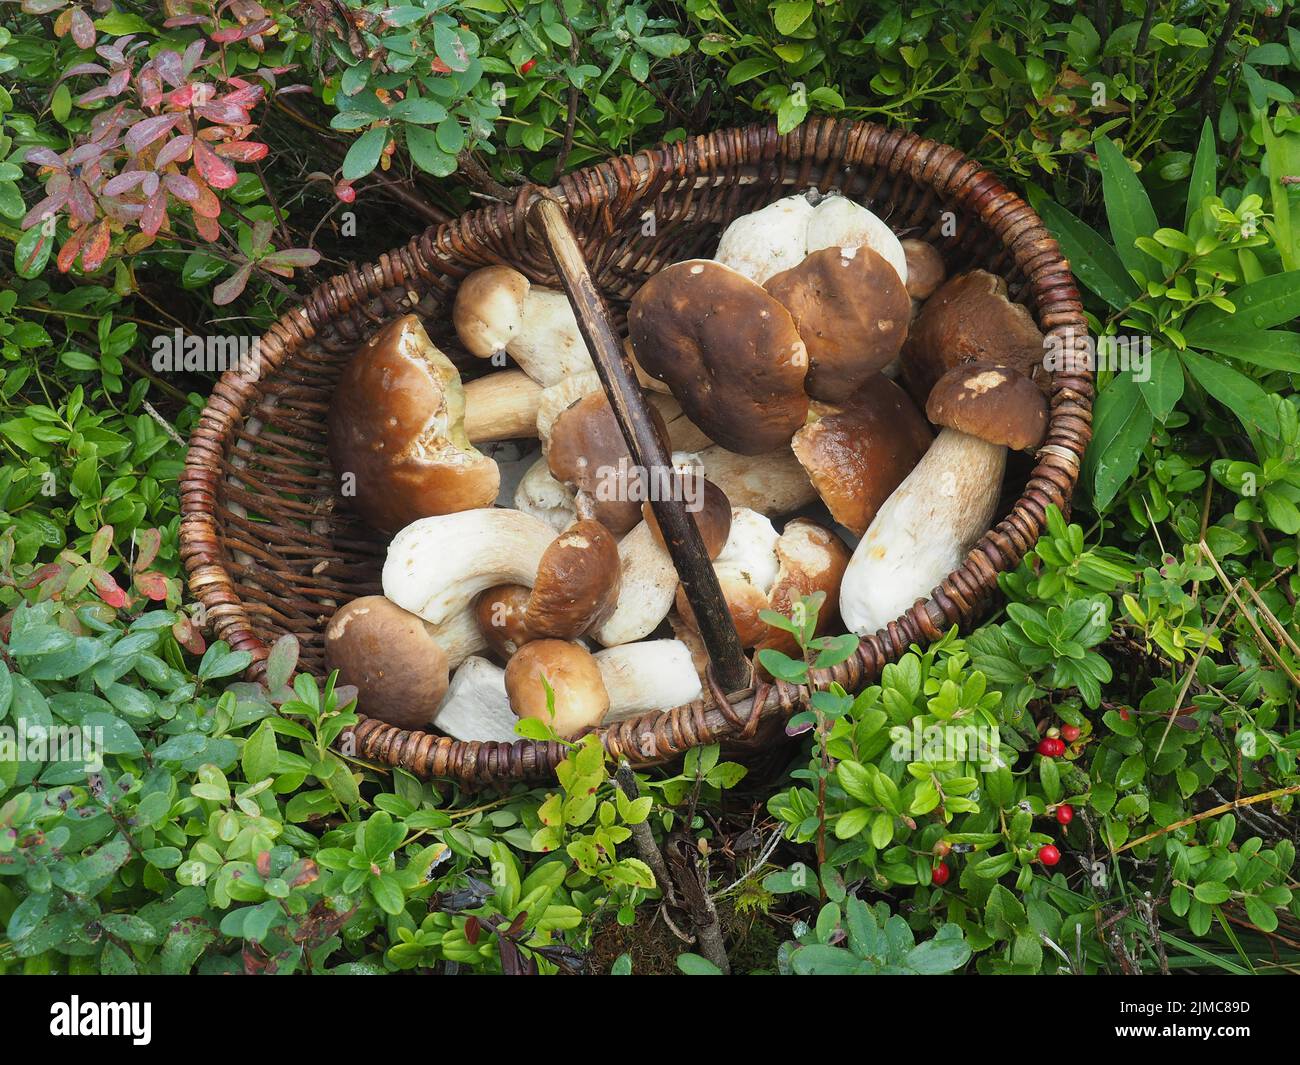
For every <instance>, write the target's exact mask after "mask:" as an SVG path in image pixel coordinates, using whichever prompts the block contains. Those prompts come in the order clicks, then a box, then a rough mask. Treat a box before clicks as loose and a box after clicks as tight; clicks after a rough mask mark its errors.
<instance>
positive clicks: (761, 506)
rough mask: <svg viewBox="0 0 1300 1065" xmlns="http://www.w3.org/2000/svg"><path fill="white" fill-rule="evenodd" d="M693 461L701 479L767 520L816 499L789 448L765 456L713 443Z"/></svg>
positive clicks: (806, 474)
mask: <svg viewBox="0 0 1300 1065" xmlns="http://www.w3.org/2000/svg"><path fill="white" fill-rule="evenodd" d="M695 459H696V460H697V461H698V462H699V464H700V466H701V467H702V468H703V469H704V476H705V477H707V478H708V479H709V480H710V481H711V482H712V483H713V484H716V485H717V486H718V487H719V488H721V489H722V491H723V492H725V493H726V496H727V498H728V499H729V500H731V505H732V506H733V507H745V508H748V509H749V510H756V511H758V512H759V513H760V514H766V515H767V516H768V517H769V518H772V517H777V516H778V515H781V514H790V513H792V512H793V511H796V510H798V509H799V508H800V507H805V506H807V505H808V504H809V503H812V502H813V501H815V500H816V499H817V490H816V489H815V488H814V487H813V484H812V481H810V480H809V479H808V473H807V471H806V470H804V468H803V467H802V466H801V465H800V464H799V460H798V459H797V458H796V457H795V455H794V452H793V451H791V450H790V449H789V448H788V447H787V448H782V449H781V450H780V451H773V452H770V453H769V454H766V455H738V454H736V453H735V452H734V451H728V450H727V449H726V448H724V447H720V446H719V445H717V444H715V445H713V446H712V447H706V448H705V449H704V450H703V451H700V452H699V453H698V454H697V455H696V456H695Z"/></svg>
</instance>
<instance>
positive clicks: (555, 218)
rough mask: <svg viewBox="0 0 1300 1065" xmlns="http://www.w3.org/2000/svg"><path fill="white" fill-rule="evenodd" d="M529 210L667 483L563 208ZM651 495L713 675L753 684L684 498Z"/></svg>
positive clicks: (627, 432) (585, 332)
mask: <svg viewBox="0 0 1300 1065" xmlns="http://www.w3.org/2000/svg"><path fill="white" fill-rule="evenodd" d="M528 214H529V216H530V217H531V218H533V219H535V220H536V221H537V223H538V225H539V226H540V228H541V232H542V239H543V241H544V242H545V244H546V249H547V251H548V252H549V253H550V256H551V259H552V261H553V262H554V263H555V269H556V272H557V273H558V274H559V276H560V284H561V285H562V286H563V287H564V291H565V293H566V294H567V295H568V297H569V302H570V303H571V304H572V305H573V313H574V315H575V316H576V317H577V319H578V328H579V330H580V331H581V332H582V336H583V339H584V340H586V342H587V349H588V350H589V351H590V352H591V355H592V361H593V362H594V363H595V365H596V372H597V374H599V375H600V382H601V384H602V385H603V386H604V388H605V395H606V396H608V397H609V402H610V406H612V407H613V408H614V416H615V418H616V419H617V420H618V425H619V428H620V429H621V430H622V431H623V437H624V439H625V440H626V441H627V446H628V450H629V451H630V452H631V454H632V459H633V461H634V462H635V463H636V464H637V465H638V466H639V467H640V468H641V469H642V470H645V471H647V472H648V473H649V474H650V475H651V476H652V477H653V478H654V479H655V483H664V481H663V480H662V479H661V477H662V476H663V475H661V474H660V473H659V472H658V471H660V470H663V471H665V472H666V473H667V474H669V475H671V473H672V472H673V466H672V460H671V456H670V455H669V454H668V452H667V450H666V449H665V448H664V445H663V442H662V441H661V440H660V439H659V434H658V433H657V432H655V427H654V423H653V422H652V421H651V420H650V411H649V409H648V408H647V407H646V401H645V396H643V395H642V394H641V388H640V386H639V385H638V384H637V381H636V377H635V375H634V374H633V373H632V370H631V368H630V367H629V366H628V364H627V361H626V360H625V359H624V357H623V346H622V344H621V343H620V342H619V338H618V334H617V333H616V332H615V331H614V327H613V325H612V324H611V323H610V318H609V308H608V307H606V306H605V300H604V298H603V297H602V296H601V294H600V291H599V290H598V289H597V288H596V283H595V282H594V281H593V280H592V277H591V271H589V270H588V269H587V262H586V260H585V259H584V258H583V255H582V249H581V247H579V245H578V239H577V236H576V235H575V234H574V232H573V227H572V226H571V225H570V224H569V219H568V216H567V215H566V214H565V213H564V208H563V207H561V206H560V204H558V203H557V202H556V201H555V200H553V199H550V198H548V197H546V196H543V195H540V194H539V195H538V196H536V197H535V198H534V199H533V200H532V202H531V203H530V204H529V206H528ZM670 483H675V482H671V481H670ZM655 494H658V493H652V498H651V500H650V506H651V508H652V509H653V511H654V516H655V520H656V521H658V523H659V529H660V531H661V532H662V533H663V534H664V543H665V544H666V545H667V548H668V554H669V555H670V556H671V557H672V560H673V565H674V566H675V567H676V568H677V576H678V577H679V578H680V579H681V582H682V589H683V591H685V592H686V598H687V600H688V601H689V602H690V604H691V609H692V610H693V611H694V612H695V620H696V623H697V624H698V626H699V631H700V637H701V639H702V640H703V641H704V647H705V649H706V650H707V651H708V653H709V661H710V662H711V663H712V666H713V675H714V677H715V678H716V679H717V682H718V684H719V686H720V687H721V688H722V691H723V692H725V693H727V694H731V693H733V692H738V691H741V690H742V689H744V688H747V687H749V684H750V668H749V662H748V660H747V659H746V658H745V652H744V650H743V648H742V647H741V646H740V637H739V636H738V635H737V634H736V626H735V624H734V623H733V622H732V620H731V612H730V611H729V610H728V609H727V603H726V600H725V599H723V597H722V589H721V587H719V585H718V576H717V574H716V573H714V571H713V563H712V562H710V561H709V555H708V551H707V550H705V547H704V540H703V539H702V538H701V536H700V531H699V529H698V528H697V526H696V524H695V522H694V521H692V520H691V516H690V514H689V513H688V512H687V510H686V504H685V503H684V502H683V501H682V500H681V499H679V498H677V496H678V493H676V492H672V493H669V496H670V498H668V499H657V498H653V495H655Z"/></svg>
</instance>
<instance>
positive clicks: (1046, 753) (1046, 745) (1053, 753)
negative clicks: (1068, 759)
mask: <svg viewBox="0 0 1300 1065" xmlns="http://www.w3.org/2000/svg"><path fill="white" fill-rule="evenodd" d="M1038 753H1039V754H1041V755H1042V756H1043V757H1044V758H1059V757H1060V756H1061V755H1063V754H1064V753H1065V744H1064V743H1063V742H1062V741H1061V740H1058V739H1055V738H1054V737H1052V736H1048V737H1047V738H1046V739H1044V740H1040V741H1039V743H1038Z"/></svg>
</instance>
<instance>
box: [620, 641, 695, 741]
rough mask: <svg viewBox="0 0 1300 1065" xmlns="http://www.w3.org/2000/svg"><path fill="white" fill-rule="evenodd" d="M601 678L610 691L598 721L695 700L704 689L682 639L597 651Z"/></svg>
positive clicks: (668, 708) (634, 714)
mask: <svg viewBox="0 0 1300 1065" xmlns="http://www.w3.org/2000/svg"><path fill="white" fill-rule="evenodd" d="M594 657H595V659H596V666H597V668H599V670H600V679H601V680H603V681H604V682H605V690H606V691H607V692H608V693H609V710H608V711H606V713H605V716H604V718H603V719H602V720H601V724H604V725H609V724H612V723H613V722H615V721H622V720H624V719H625V718H629V717H636V716H637V715H638V714H645V713H650V712H651V711H655V710H671V709H672V708H673V707H674V706H682V705H684V704H686V703H690V702H694V701H695V700H696V699H698V698H699V697H700V695H701V693H702V691H703V689H702V687H701V685H700V677H699V674H698V673H696V672H695V663H694V661H693V660H692V659H691V651H690V648H688V647H687V646H686V644H684V643H682V641H681V640H642V641H640V642H638V643H625V644H623V645H622V646H619V647H610V648H608V649H607V650H604V651H597V652H596V654H595V655H594Z"/></svg>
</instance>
